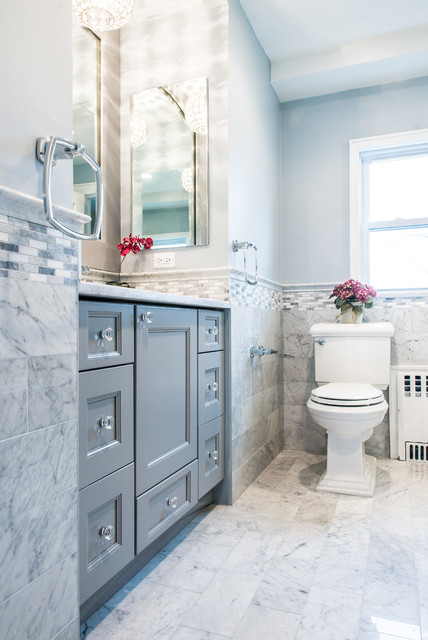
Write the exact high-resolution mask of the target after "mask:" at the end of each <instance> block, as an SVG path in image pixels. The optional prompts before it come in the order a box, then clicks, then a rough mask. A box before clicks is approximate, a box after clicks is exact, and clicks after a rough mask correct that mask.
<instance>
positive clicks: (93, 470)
mask: <svg viewBox="0 0 428 640" xmlns="http://www.w3.org/2000/svg"><path fill="white" fill-rule="evenodd" d="M79 398H80V400H79V483H80V488H82V487H86V486H87V485H88V484H90V483H91V482H95V481H96V480H99V479H100V478H103V477H104V476H107V475H108V474H109V473H112V472H113V471H116V470H117V469H120V467H124V466H125V465H126V464H128V463H130V462H132V461H133V459H134V367H133V365H132V364H127V365H124V366H122V367H110V368H108V369H96V370H94V371H84V372H81V373H79Z"/></svg>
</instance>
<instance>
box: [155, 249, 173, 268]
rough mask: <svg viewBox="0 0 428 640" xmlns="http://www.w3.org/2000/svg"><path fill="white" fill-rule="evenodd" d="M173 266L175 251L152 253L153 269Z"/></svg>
mask: <svg viewBox="0 0 428 640" xmlns="http://www.w3.org/2000/svg"><path fill="white" fill-rule="evenodd" d="M174 267H175V253H154V255H153V269H172V268H174Z"/></svg>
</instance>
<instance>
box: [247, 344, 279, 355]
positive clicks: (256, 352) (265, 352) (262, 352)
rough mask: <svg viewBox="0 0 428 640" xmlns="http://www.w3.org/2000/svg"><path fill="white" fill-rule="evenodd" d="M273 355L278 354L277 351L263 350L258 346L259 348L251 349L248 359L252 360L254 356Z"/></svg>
mask: <svg viewBox="0 0 428 640" xmlns="http://www.w3.org/2000/svg"><path fill="white" fill-rule="evenodd" d="M275 353H278V349H265V348H264V347H262V346H261V345H260V346H259V347H251V349H250V358H254V357H255V356H270V355H273V354H275Z"/></svg>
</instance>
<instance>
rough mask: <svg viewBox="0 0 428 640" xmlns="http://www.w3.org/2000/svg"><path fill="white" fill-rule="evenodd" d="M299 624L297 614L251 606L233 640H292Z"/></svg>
mask: <svg viewBox="0 0 428 640" xmlns="http://www.w3.org/2000/svg"><path fill="white" fill-rule="evenodd" d="M299 622H300V615H298V614H293V613H288V612H287V611H279V610H277V609H269V608H268V607H261V606H257V605H251V606H250V607H249V609H248V611H247V613H246V614H245V616H244V619H243V620H242V622H241V624H240V625H239V628H238V631H237V632H236V634H235V636H234V640H260V639H261V638H266V639H268V638H278V639H281V640H294V638H295V636H296V631H297V628H298V626H299Z"/></svg>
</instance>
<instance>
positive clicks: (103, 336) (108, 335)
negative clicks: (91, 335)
mask: <svg viewBox="0 0 428 640" xmlns="http://www.w3.org/2000/svg"><path fill="white" fill-rule="evenodd" d="M98 335H99V337H100V340H107V342H111V341H112V340H113V337H114V331H113V329H112V328H111V327H107V329H103V330H102V331H100V332H99V334H98Z"/></svg>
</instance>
